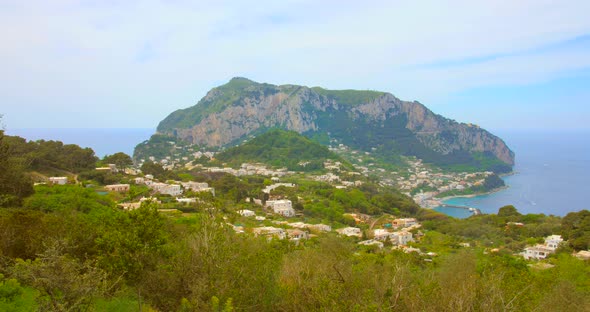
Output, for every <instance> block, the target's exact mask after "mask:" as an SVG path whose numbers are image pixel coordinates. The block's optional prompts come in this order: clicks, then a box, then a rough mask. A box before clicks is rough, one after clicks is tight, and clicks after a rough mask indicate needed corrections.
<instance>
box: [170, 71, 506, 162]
mask: <svg viewBox="0 0 590 312" xmlns="http://www.w3.org/2000/svg"><path fill="white" fill-rule="evenodd" d="M270 128H282V129H287V130H293V131H296V132H299V133H302V134H305V135H307V136H310V137H315V138H318V141H321V140H322V138H323V140H324V143H327V142H328V140H330V139H335V140H337V141H338V142H341V143H344V144H346V145H350V146H352V147H354V148H358V149H360V150H366V151H369V150H371V151H376V152H378V153H379V152H380V153H383V154H384V155H386V154H388V153H398V154H402V155H411V156H417V157H419V158H422V159H424V160H425V161H427V162H432V163H435V164H439V165H445V164H451V165H453V164H470V165H477V163H482V162H485V163H493V162H494V160H499V161H500V162H501V163H503V164H505V165H507V166H512V165H513V164H514V153H513V152H512V151H511V150H510V149H509V148H508V147H507V146H506V144H505V143H504V142H503V141H502V140H501V139H500V138H498V137H496V136H494V135H492V134H491V133H489V132H488V131H486V130H484V129H481V128H479V127H477V126H474V125H471V124H463V123H458V122H455V121H453V120H450V119H447V118H444V117H442V116H440V115H436V114H434V113H433V112H431V111H430V110H429V109H428V108H426V107H425V106H424V105H422V104H420V103H418V102H407V101H402V100H400V99H398V98H396V97H395V96H393V95H392V94H389V93H385V92H377V91H354V90H340V91H334V90H326V89H322V88H318V87H316V88H308V87H304V86H296V85H281V86H275V85H271V84H263V83H256V82H253V81H251V80H248V79H245V78H234V79H232V80H231V81H230V82H229V83H227V84H225V85H222V86H220V87H217V88H214V89H212V90H211V91H209V92H208V93H207V95H206V96H205V97H204V98H203V99H201V101H199V103H197V104H196V105H195V106H192V107H190V108H187V109H181V110H177V111H175V112H173V113H172V114H170V115H169V116H168V117H166V118H165V119H164V120H163V121H162V122H161V123H160V124H159V125H158V132H159V133H162V134H168V135H171V136H176V137H178V138H180V139H182V140H185V141H187V142H190V143H194V144H199V145H205V146H225V145H229V144H233V143H235V142H241V140H243V139H244V138H246V137H248V136H250V135H256V134H259V133H262V132H264V131H266V130H267V129H270ZM482 159H485V161H482ZM502 171H507V170H506V168H504V169H503V170H502Z"/></svg>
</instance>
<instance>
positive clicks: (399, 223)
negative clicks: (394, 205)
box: [393, 218, 418, 227]
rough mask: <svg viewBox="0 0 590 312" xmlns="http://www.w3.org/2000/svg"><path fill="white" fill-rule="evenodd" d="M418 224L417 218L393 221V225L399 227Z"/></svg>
mask: <svg viewBox="0 0 590 312" xmlns="http://www.w3.org/2000/svg"><path fill="white" fill-rule="evenodd" d="M416 224H418V221H416V219H415V218H400V219H395V220H393V225H394V226H398V227H410V226H414V225H416Z"/></svg>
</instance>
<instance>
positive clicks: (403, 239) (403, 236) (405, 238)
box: [391, 231, 414, 246]
mask: <svg viewBox="0 0 590 312" xmlns="http://www.w3.org/2000/svg"><path fill="white" fill-rule="evenodd" d="M413 241H414V239H413V237H412V232H406V231H400V232H393V233H392V235H391V242H392V243H393V244H394V245H403V246H405V245H407V244H408V243H409V242H413Z"/></svg>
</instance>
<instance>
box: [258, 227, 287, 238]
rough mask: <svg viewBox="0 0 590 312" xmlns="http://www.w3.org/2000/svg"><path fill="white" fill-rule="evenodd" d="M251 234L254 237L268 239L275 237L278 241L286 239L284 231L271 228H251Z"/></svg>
mask: <svg viewBox="0 0 590 312" xmlns="http://www.w3.org/2000/svg"><path fill="white" fill-rule="evenodd" d="M252 232H253V233H254V234H255V235H256V236H258V235H264V236H267V237H268V238H272V237H276V238H278V239H285V238H286V237H287V234H286V232H285V230H283V229H281V228H276V227H272V226H264V227H257V228H253V229H252Z"/></svg>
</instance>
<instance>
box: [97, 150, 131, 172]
mask: <svg viewBox="0 0 590 312" xmlns="http://www.w3.org/2000/svg"><path fill="white" fill-rule="evenodd" d="M102 162H103V163H105V164H115V165H117V168H119V169H125V168H128V167H129V166H131V165H133V160H132V159H131V157H130V156H129V155H127V154H125V153H123V152H118V153H115V154H113V155H106V156H105V157H104V158H103V159H102Z"/></svg>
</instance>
